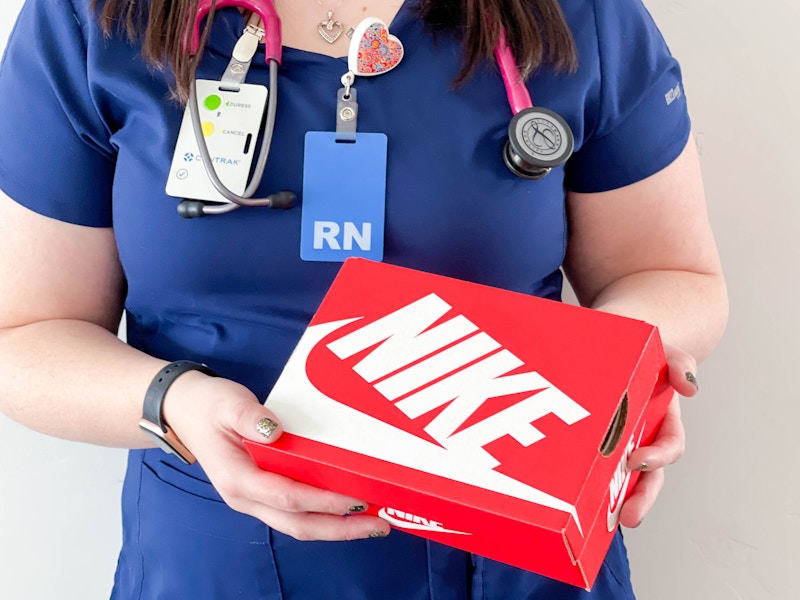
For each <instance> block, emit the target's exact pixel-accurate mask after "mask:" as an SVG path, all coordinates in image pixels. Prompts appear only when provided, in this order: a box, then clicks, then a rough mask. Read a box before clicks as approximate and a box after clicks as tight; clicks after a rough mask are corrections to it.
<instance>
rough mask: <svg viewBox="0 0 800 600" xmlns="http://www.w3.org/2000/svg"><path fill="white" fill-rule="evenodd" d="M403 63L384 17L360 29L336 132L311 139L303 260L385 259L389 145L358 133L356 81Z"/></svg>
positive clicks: (307, 146)
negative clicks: (359, 77)
mask: <svg viewBox="0 0 800 600" xmlns="http://www.w3.org/2000/svg"><path fill="white" fill-rule="evenodd" d="M402 58H403V45H402V44H401V43H400V40H398V39H397V38H396V37H395V36H393V35H390V34H389V30H388V28H387V27H386V24H385V23H384V22H383V21H381V20H380V19H376V18H367V19H365V20H364V21H362V22H361V23H360V24H359V25H358V27H356V28H355V29H354V30H353V35H352V37H351V42H350V49H349V52H348V68H349V71H348V72H347V73H345V74H344V75H343V76H342V85H343V87H342V88H341V89H339V90H338V92H337V97H336V131H335V132H326V131H309V132H307V133H306V136H305V159H304V165H303V217H302V231H301V236H300V257H301V258H302V259H303V260H305V261H323V262H343V261H344V260H345V259H346V258H349V257H361V258H369V259H372V260H377V261H380V260H383V244H384V226H385V218H386V167H387V150H388V140H387V137H386V134H384V133H360V132H358V111H359V108H358V102H357V92H356V88H355V87H354V85H353V84H354V83H355V79H356V76H361V77H374V76H376V75H382V74H385V73H388V72H389V71H391V70H392V69H394V68H395V67H396V66H397V65H398V64H400V61H401V60H402Z"/></svg>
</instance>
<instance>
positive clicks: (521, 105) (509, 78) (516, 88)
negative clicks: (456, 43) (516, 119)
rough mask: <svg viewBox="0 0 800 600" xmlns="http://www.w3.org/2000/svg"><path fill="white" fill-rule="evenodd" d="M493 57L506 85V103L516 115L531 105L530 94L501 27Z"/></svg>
mask: <svg viewBox="0 0 800 600" xmlns="http://www.w3.org/2000/svg"><path fill="white" fill-rule="evenodd" d="M494 57H495V60H497V66H498V67H499V68H500V75H501V77H502V78H503V84H504V85H505V86H506V95H507V96H508V104H509V106H511V112H512V113H513V114H515V115H516V114H517V113H518V112H520V111H522V110H525V109H526V108H531V107H533V101H531V95H530V93H529V92H528V88H527V87H525V83H524V82H523V81H522V75H520V73H519V69H518V68H517V61H515V60H514V55H513V54H512V53H511V48H509V47H508V40H506V32H505V31H503V29H502V28H501V29H500V37H499V38H498V40H497V47H496V48H495V49H494Z"/></svg>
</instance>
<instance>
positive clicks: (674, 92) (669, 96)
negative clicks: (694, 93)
mask: <svg viewBox="0 0 800 600" xmlns="http://www.w3.org/2000/svg"><path fill="white" fill-rule="evenodd" d="M681 96H683V90H682V89H681V84H680V82H679V83H677V84H676V85H675V87H674V88H672V89H671V90H670V91H668V92H667V93H666V94H664V99H665V100H666V101H667V106H669V105H670V104H672V103H673V102H675V100H677V99H678V98H680V97H681Z"/></svg>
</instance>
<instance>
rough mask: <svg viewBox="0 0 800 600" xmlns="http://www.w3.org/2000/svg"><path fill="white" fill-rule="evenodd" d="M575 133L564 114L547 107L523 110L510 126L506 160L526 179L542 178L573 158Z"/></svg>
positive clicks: (515, 116) (512, 168)
mask: <svg viewBox="0 0 800 600" xmlns="http://www.w3.org/2000/svg"><path fill="white" fill-rule="evenodd" d="M574 145H575V142H574V138H573V135H572V130H571V129H570V127H569V125H568V124H567V122H566V121H565V120H564V119H563V118H562V117H561V115H559V114H557V113H555V112H553V111H552V110H548V109H546V108H539V107H531V108H525V109H523V110H521V111H519V112H518V113H517V114H516V115H514V118H513V119H511V123H510V124H509V126H508V140H507V141H506V144H505V146H504V148H503V161H504V162H505V163H506V166H507V167H508V168H509V170H510V171H511V172H512V173H514V174H515V175H517V176H518V177H522V178H523V179H534V180H535V179H541V178H542V177H544V176H545V175H547V174H548V173H549V172H550V170H551V169H553V168H555V167H560V166H561V165H563V164H564V163H566V162H567V160H568V159H569V157H570V156H571V155H572V150H573V147H574Z"/></svg>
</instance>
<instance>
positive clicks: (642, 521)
mask: <svg viewBox="0 0 800 600" xmlns="http://www.w3.org/2000/svg"><path fill="white" fill-rule="evenodd" d="M642 523H644V517H642V518H641V519H639V522H638V523H637V524H636V527H641V526H642Z"/></svg>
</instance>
